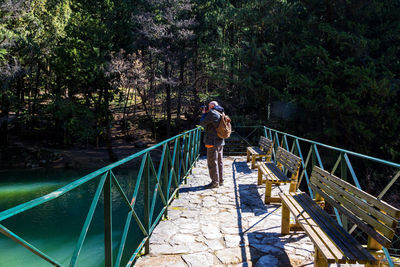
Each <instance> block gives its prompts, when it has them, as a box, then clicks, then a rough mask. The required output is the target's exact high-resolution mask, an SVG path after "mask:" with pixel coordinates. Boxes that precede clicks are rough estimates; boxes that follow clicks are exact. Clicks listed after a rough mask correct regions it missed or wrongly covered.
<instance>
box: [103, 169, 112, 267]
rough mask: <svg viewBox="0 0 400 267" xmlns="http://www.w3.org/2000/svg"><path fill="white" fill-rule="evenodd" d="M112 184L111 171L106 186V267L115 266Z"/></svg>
mask: <svg viewBox="0 0 400 267" xmlns="http://www.w3.org/2000/svg"><path fill="white" fill-rule="evenodd" d="M111 184H112V183H111V174H110V171H109V172H108V173H107V178H106V181H105V184H104V257H105V258H104V261H105V266H106V267H112V266H113V256H112V202H111V201H112V196H111Z"/></svg>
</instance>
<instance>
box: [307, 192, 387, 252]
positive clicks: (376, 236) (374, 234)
mask: <svg viewBox="0 0 400 267" xmlns="http://www.w3.org/2000/svg"><path fill="white" fill-rule="evenodd" d="M310 187H311V188H312V189H313V190H314V191H315V192H317V193H318V194H320V195H321V196H322V197H323V198H324V199H325V201H327V202H329V203H330V204H331V205H332V206H334V207H335V208H337V209H338V210H339V211H340V212H342V213H343V214H345V215H346V216H347V217H348V218H349V219H350V220H351V221H352V222H353V223H355V224H357V226H358V227H360V228H361V229H362V230H363V231H364V232H366V233H367V234H368V235H370V236H371V237H372V238H374V239H375V240H376V241H377V242H379V243H380V244H382V245H383V246H385V247H389V246H390V244H391V241H390V240H389V239H387V238H386V237H385V236H382V235H380V234H378V233H377V232H376V231H375V230H374V229H373V228H372V227H370V226H369V225H368V224H367V223H365V222H363V221H362V220H360V219H359V218H358V217H357V216H355V215H354V214H352V213H351V212H350V211H349V210H348V209H346V208H345V207H343V206H342V205H340V203H338V202H336V201H335V200H334V199H333V198H331V197H330V196H329V195H327V194H326V193H325V192H323V191H322V190H321V189H319V188H318V187H316V186H314V185H313V184H310Z"/></svg>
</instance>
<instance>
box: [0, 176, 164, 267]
mask: <svg viewBox="0 0 400 267" xmlns="http://www.w3.org/2000/svg"><path fill="white" fill-rule="evenodd" d="M88 173H89V171H86V172H82V171H79V172H78V171H73V170H36V171H10V172H4V171H3V172H0V177H1V178H0V212H1V211H4V210H6V209H8V208H10V207H13V206H16V205H18V204H21V203H24V202H26V201H29V200H32V199H35V198H37V197H39V196H43V195H45V194H47V193H49V192H52V191H54V190H56V189H58V188H60V187H62V186H64V185H66V184H68V183H70V182H72V181H74V180H76V179H77V178H79V177H82V176H84V175H86V174H88ZM115 173H116V176H117V179H118V181H119V183H120V185H121V186H122V188H123V190H124V192H125V194H126V195H127V196H128V198H130V197H131V196H132V194H133V190H134V186H135V182H136V175H137V171H136V170H121V171H115ZM99 180H100V177H98V178H95V179H94V180H92V181H90V182H88V183H86V184H84V185H83V186H80V187H78V188H76V189H74V190H72V191H70V192H68V193H66V194H65V195H62V196H60V197H59V198H57V199H55V200H52V201H49V202H46V203H45V204H42V205H40V206H38V207H35V208H33V209H30V210H28V211H25V212H23V213H21V214H18V215H16V216H14V217H11V218H9V219H6V220H4V221H3V222H1V224H3V225H4V226H5V227H7V228H8V229H9V230H11V231H13V232H14V233H16V234H17V235H18V236H20V237H21V238H23V239H24V240H26V241H27V242H29V243H30V244H32V245H34V246H35V247H37V248H38V249H40V250H41V251H43V252H44V253H46V254H47V255H49V256H50V257H52V258H53V259H55V260H56V261H58V262H59V263H61V264H62V265H68V264H69V262H70V260H71V257H72V254H73V251H74V248H75V246H76V243H77V241H78V238H79V235H80V232H81V229H82V226H83V224H84V222H85V219H86V216H87V213H88V211H89V208H90V205H91V202H92V199H93V196H94V193H95V191H96V189H97V185H98V182H99ZM139 192H140V191H139ZM140 195H141V194H140V193H139V197H138V199H137V204H136V206H135V211H136V212H137V213H138V216H139V217H141V218H142V217H143V199H142V198H141V197H140ZM112 205H113V209H112V214H113V225H112V228H113V256H114V258H115V257H116V255H117V251H118V249H119V246H120V240H121V236H122V232H123V229H124V226H125V221H126V218H127V213H128V211H129V209H128V208H127V207H126V204H125V203H124V202H123V200H122V198H121V196H120V195H119V193H118V191H117V190H116V189H115V188H114V187H113V190H112ZM159 206H160V205H158V208H157V209H160V207H159ZM103 212H104V203H103V196H101V198H100V201H99V203H98V205H97V208H96V212H95V214H94V217H93V220H92V224H91V226H90V228H89V232H88V235H87V237H86V239H85V242H84V245H83V248H82V250H81V253H80V256H79V259H78V262H77V266H104V234H103V233H104V221H103V214H104V213H103ZM142 238H143V235H142V234H141V232H140V230H138V227H137V224H136V222H135V221H134V220H133V219H132V222H131V225H130V231H129V232H128V238H127V242H126V245H125V250H124V254H123V260H122V263H126V261H127V260H128V259H129V257H130V255H131V254H132V252H133V251H134V250H135V248H136V247H137V245H138V244H139V242H140V241H141V239H142ZM123 265H124V264H123ZM3 266H4V267H13V266H30V267H31V266H32V267H35V266H51V265H50V264H48V263H47V262H45V261H44V260H42V259H41V258H40V257H38V256H36V255H34V254H33V253H32V252H30V251H29V250H27V249H26V248H24V247H22V246H20V245H19V244H17V243H16V242H14V241H12V240H10V239H8V238H7V237H5V236H4V235H2V234H0V267H3Z"/></svg>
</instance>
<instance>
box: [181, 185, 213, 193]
mask: <svg viewBox="0 0 400 267" xmlns="http://www.w3.org/2000/svg"><path fill="white" fill-rule="evenodd" d="M206 189H207V187H206V185H198V186H192V187H183V188H179V193H188V192H197V191H201V190H206Z"/></svg>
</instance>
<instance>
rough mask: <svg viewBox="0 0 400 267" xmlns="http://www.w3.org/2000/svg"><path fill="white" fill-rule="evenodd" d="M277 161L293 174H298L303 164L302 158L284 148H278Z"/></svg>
mask: <svg viewBox="0 0 400 267" xmlns="http://www.w3.org/2000/svg"><path fill="white" fill-rule="evenodd" d="M276 160H277V162H279V163H281V164H282V165H283V166H284V167H285V168H286V169H289V170H290V172H291V173H294V172H296V171H297V170H298V168H299V167H300V163H301V158H299V157H298V156H296V155H294V154H293V153H291V152H289V151H287V150H285V149H284V148H283V147H278V152H277V154H276Z"/></svg>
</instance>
